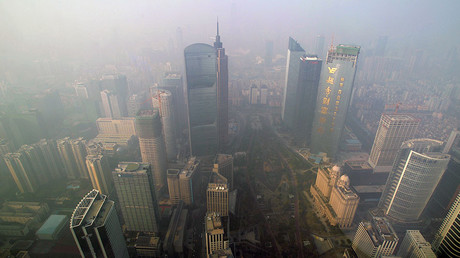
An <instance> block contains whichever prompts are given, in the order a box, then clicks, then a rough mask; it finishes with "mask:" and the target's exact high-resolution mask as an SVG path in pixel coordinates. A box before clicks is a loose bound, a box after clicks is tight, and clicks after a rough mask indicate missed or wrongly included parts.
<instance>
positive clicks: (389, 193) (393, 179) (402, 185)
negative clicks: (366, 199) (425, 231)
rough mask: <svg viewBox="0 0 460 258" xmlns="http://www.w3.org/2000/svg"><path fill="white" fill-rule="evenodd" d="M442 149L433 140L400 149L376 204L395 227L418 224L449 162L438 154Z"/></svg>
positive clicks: (406, 142)
mask: <svg viewBox="0 0 460 258" xmlns="http://www.w3.org/2000/svg"><path fill="white" fill-rule="evenodd" d="M442 146H443V142H441V141H437V140H432V139H414V140H409V141H405V142H404V143H403V144H402V145H401V149H400V151H399V152H398V154H397V156H396V160H395V162H394V165H393V168H392V170H391V172H390V175H389V176H388V180H387V183H386V185H385V190H384V191H383V193H382V197H381V198H380V202H379V207H380V208H381V209H383V211H384V214H385V215H386V216H388V217H390V218H391V219H392V220H394V221H395V222H398V223H413V222H416V221H417V220H419V218H420V215H421V214H422V212H423V210H424V209H425V207H426V205H427V203H428V201H429V199H430V197H431V195H432V193H433V191H434V189H435V188H436V186H437V184H438V182H439V180H440V179H441V177H442V175H443V173H444V171H445V170H446V167H447V164H448V162H449V159H450V156H449V155H448V154H443V153H441V152H439V151H440V150H441V148H442Z"/></svg>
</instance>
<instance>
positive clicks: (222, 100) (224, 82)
mask: <svg viewBox="0 0 460 258" xmlns="http://www.w3.org/2000/svg"><path fill="white" fill-rule="evenodd" d="M214 48H215V49H216V51H217V134H218V146H219V147H218V148H219V150H223V149H224V148H225V146H226V144H227V140H228V139H227V138H228V57H227V55H226V54H225V48H223V46H222V42H220V35H219V22H217V34H216V41H215V42H214Z"/></svg>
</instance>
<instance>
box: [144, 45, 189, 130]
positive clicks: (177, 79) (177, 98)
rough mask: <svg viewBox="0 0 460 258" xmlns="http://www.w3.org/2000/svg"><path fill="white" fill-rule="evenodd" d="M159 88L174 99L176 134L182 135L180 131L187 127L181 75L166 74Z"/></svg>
mask: <svg viewBox="0 0 460 258" xmlns="http://www.w3.org/2000/svg"><path fill="white" fill-rule="evenodd" d="M181 51H182V49H181ZM159 88H160V89H164V90H168V91H169V92H171V94H172V97H173V99H174V103H173V106H174V108H175V111H176V112H175V115H176V117H175V118H176V125H177V127H178V128H177V130H176V133H182V131H183V130H184V129H185V128H186V127H187V122H186V121H187V112H186V109H187V107H186V104H185V103H186V101H185V97H184V82H183V80H182V75H181V74H179V73H173V72H170V73H166V74H165V76H164V77H163V81H162V83H161V84H160V86H159ZM153 93H154V92H153ZM152 95H153V94H152Z"/></svg>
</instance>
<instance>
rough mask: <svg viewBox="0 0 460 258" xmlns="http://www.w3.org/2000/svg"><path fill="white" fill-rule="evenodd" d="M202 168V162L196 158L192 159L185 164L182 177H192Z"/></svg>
mask: <svg viewBox="0 0 460 258" xmlns="http://www.w3.org/2000/svg"><path fill="white" fill-rule="evenodd" d="M199 166H200V160H198V159H197V158H196V157H191V158H189V160H188V161H187V164H185V166H184V168H183V169H182V171H181V172H180V173H181V175H185V176H186V177H190V176H192V175H193V173H194V172H195V171H196V169H197V168H198V167H199Z"/></svg>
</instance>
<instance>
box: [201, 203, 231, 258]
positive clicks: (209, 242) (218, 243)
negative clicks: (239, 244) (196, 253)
mask: <svg viewBox="0 0 460 258" xmlns="http://www.w3.org/2000/svg"><path fill="white" fill-rule="evenodd" d="M205 237H206V257H214V256H213V253H214V252H216V251H219V250H225V249H228V248H229V241H228V239H227V234H226V232H225V230H224V225H223V223H222V218H221V215H220V214H219V213H215V212H212V213H207V214H206V217H205ZM218 257H222V256H218ZM223 257H233V256H223Z"/></svg>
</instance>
